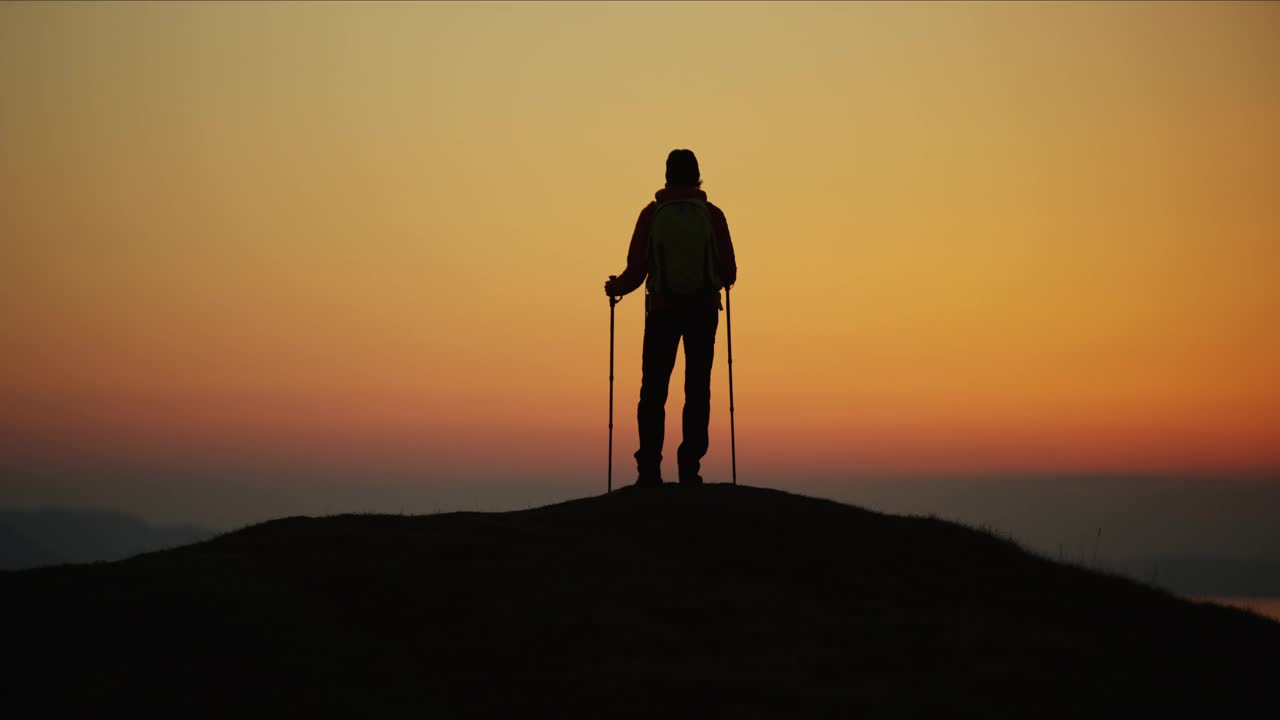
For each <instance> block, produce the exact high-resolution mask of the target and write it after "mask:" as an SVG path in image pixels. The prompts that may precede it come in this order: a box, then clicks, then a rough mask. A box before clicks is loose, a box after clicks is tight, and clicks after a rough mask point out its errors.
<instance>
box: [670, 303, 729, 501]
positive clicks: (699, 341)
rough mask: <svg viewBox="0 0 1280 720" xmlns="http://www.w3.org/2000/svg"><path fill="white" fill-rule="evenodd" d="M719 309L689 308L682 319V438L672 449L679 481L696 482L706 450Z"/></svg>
mask: <svg viewBox="0 0 1280 720" xmlns="http://www.w3.org/2000/svg"><path fill="white" fill-rule="evenodd" d="M719 322H720V315H719V311H718V310H717V309H716V308H715V307H714V306H713V307H709V308H707V307H697V308H691V309H689V310H688V311H686V312H685V323H684V327H683V330H684V442H682V443H681V444H680V448H679V449H678V450H677V451H676V461H677V462H678V463H679V465H680V480H681V482H698V481H700V480H701V478H700V477H698V470H699V469H700V468H701V466H702V456H703V455H706V454H707V444H708V439H707V425H708V424H709V423H710V421H711V361H712V358H713V356H714V351H715V343H716V326H717V325H718V324H719Z"/></svg>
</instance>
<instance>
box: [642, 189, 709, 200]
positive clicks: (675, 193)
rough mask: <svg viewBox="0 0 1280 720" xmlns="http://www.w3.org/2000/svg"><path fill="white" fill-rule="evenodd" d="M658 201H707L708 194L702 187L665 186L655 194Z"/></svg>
mask: <svg viewBox="0 0 1280 720" xmlns="http://www.w3.org/2000/svg"><path fill="white" fill-rule="evenodd" d="M653 197H654V199H655V200H657V201H658V202H668V201H670V200H702V201H704V202H705V201H706V199H707V194H706V193H705V192H703V191H702V188H696V187H664V188H662V189H661V190H659V191H658V192H656V193H654V194H653Z"/></svg>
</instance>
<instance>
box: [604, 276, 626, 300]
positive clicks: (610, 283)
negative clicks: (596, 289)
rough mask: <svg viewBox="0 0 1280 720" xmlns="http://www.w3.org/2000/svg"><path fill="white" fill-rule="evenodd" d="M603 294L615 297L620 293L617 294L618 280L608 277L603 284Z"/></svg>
mask: <svg viewBox="0 0 1280 720" xmlns="http://www.w3.org/2000/svg"><path fill="white" fill-rule="evenodd" d="M604 294H605V295H608V296H609V297H611V298H612V297H617V296H619V295H621V294H622V293H620V292H618V278H616V277H613V276H610V277H609V279H608V280H606V281H605V283H604Z"/></svg>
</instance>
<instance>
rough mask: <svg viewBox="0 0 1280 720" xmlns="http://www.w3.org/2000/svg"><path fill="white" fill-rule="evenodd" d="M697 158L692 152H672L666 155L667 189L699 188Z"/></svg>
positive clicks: (700, 182) (700, 183) (699, 176)
mask: <svg viewBox="0 0 1280 720" xmlns="http://www.w3.org/2000/svg"><path fill="white" fill-rule="evenodd" d="M701 186H702V174H701V173H700V172H698V158H697V156H695V155H694V154H693V151H692V150H672V151H671V154H670V155H667V187H695V188H696V187H701Z"/></svg>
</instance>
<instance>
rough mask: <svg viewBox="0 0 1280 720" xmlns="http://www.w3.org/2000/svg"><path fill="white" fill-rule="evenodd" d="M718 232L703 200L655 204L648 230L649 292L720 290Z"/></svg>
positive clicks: (686, 292) (677, 293)
mask: <svg viewBox="0 0 1280 720" xmlns="http://www.w3.org/2000/svg"><path fill="white" fill-rule="evenodd" d="M717 257H718V253H717V251H716V243H715V232H714V231H713V230H712V226H711V212H710V211H709V210H707V203H706V201H704V200H697V199H692V198H691V199H682V200H670V201H667V202H660V203H655V207H654V209H653V220H652V223H651V225H650V229H649V282H648V289H649V291H650V292H656V293H660V294H663V295H672V294H674V295H691V294H694V293H698V292H703V291H708V290H714V291H717V292H718V291H719V290H720V286H721V284H722V283H721V282H720V278H719V274H718V273H717V272H716V264H717V263H716V260H717Z"/></svg>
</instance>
